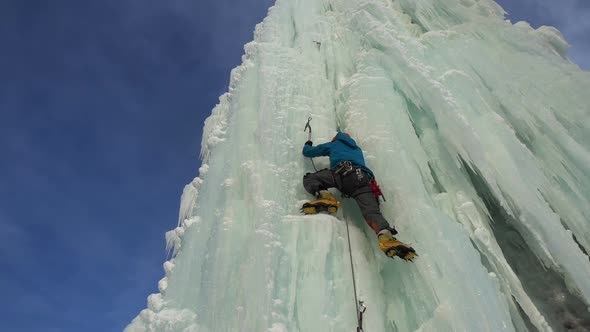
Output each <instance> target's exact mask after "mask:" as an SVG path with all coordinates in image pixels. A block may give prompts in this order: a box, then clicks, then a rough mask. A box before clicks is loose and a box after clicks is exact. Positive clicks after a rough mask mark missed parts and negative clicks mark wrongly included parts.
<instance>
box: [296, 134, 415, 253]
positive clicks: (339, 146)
mask: <svg viewBox="0 0 590 332" xmlns="http://www.w3.org/2000/svg"><path fill="white" fill-rule="evenodd" d="M303 155H304V156H305V157H309V158H314V157H319V156H328V157H329V158H330V168H329V169H327V168H326V169H322V170H320V171H317V172H315V173H307V174H305V176H304V177H303V187H305V190H307V192H309V193H310V194H313V195H315V196H316V199H315V200H312V201H310V202H308V203H305V204H304V205H303V207H302V208H301V210H302V212H303V213H305V214H316V213H318V212H321V211H327V212H329V213H332V214H334V213H336V211H337V209H338V207H339V206H340V203H339V202H338V200H337V199H336V198H335V197H334V196H333V195H332V193H330V192H329V191H328V190H327V189H329V188H337V189H338V190H340V192H341V193H342V194H343V196H344V197H351V198H354V200H355V201H356V203H357V204H358V206H359V208H360V210H361V212H362V214H363V217H364V218H365V221H366V222H367V224H368V225H369V226H370V227H371V228H372V229H373V230H374V231H375V234H377V239H378V241H379V248H380V249H381V250H382V251H383V252H384V253H385V254H386V255H387V256H389V257H392V258H393V257H396V256H397V257H400V258H402V259H404V260H406V261H411V260H412V259H414V257H415V256H416V252H415V251H414V249H413V248H412V247H410V246H408V245H406V244H404V243H402V242H401V241H399V240H397V239H396V238H395V237H394V235H396V234H397V231H396V230H395V228H393V227H391V226H390V225H389V223H388V222H387V220H386V219H385V218H384V217H383V215H382V214H381V211H380V209H379V197H380V196H381V195H382V194H381V190H380V189H379V186H378V185H377V182H376V181H375V177H374V175H373V172H372V171H371V170H370V169H369V168H367V166H365V158H364V157H363V151H362V150H361V148H360V147H359V146H358V145H357V144H356V142H355V141H354V139H352V137H350V135H348V134H346V133H343V132H338V134H336V136H334V138H333V139H332V141H331V142H327V143H324V144H320V145H317V146H313V142H312V141H311V140H308V141H307V142H305V145H304V146H303Z"/></svg>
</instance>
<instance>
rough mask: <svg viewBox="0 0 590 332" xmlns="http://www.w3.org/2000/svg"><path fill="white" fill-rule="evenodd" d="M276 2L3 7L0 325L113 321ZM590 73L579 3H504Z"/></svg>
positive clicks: (144, 269) (133, 0) (85, 325)
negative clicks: (551, 35) (550, 31)
mask: <svg viewBox="0 0 590 332" xmlns="http://www.w3.org/2000/svg"><path fill="white" fill-rule="evenodd" d="M272 2H273V1H272V0H257V1H254V0H215V1H208V2H204V1H196V0H167V1H162V0H159V1H158V0H102V1H81V0H58V1H40V0H5V1H2V2H1V3H0V42H2V44H1V45H2V52H0V60H1V61H0V73H1V77H2V81H1V82H0V87H1V88H0V149H1V151H2V159H1V161H0V264H1V265H0V266H1V267H2V270H1V271H2V272H1V273H0V291H1V293H2V297H3V300H2V301H0V330H3V331H101V332H104V331H120V330H121V329H122V328H123V326H124V325H125V324H126V323H127V322H128V321H129V320H130V319H132V318H133V317H134V316H135V315H136V314H137V313H138V312H139V310H140V309H142V308H144V307H145V299H146V297H147V295H148V294H150V293H152V292H155V291H156V282H157V280H159V279H160V278H161V277H162V276H163V271H162V267H161V264H162V262H163V261H164V259H165V252H164V240H163V236H164V232H165V231H166V230H168V229H170V228H173V227H174V226H175V224H176V219H177V212H178V206H179V197H180V193H181V191H182V188H183V186H184V184H185V183H187V182H189V181H190V180H191V179H192V178H193V177H194V176H195V175H196V173H197V168H198V166H199V163H200V162H199V160H198V154H199V150H200V146H199V144H200V140H201V128H202V124H203V120H204V119H205V117H206V116H207V115H208V114H209V113H210V111H211V108H212V107H213V106H214V105H215V104H216V102H217V98H218V96H219V95H221V94H222V93H223V92H225V90H226V89H227V84H228V79H229V72H230V70H231V69H232V68H233V67H235V66H236V65H238V64H239V62H240V58H241V55H242V53H243V44H244V43H246V42H247V41H249V40H250V39H251V38H252V31H253V28H254V25H255V24H256V23H257V22H259V21H260V20H261V19H262V18H263V17H264V16H265V14H266V9H267V8H268V7H269V6H270V5H271V3H272ZM500 3H501V4H502V5H503V6H504V7H505V8H506V9H507V10H508V11H509V12H510V13H511V14H512V16H511V19H512V20H513V21H517V20H519V19H523V18H524V19H526V20H529V21H530V22H531V23H532V24H533V26H539V25H542V24H552V25H555V26H557V27H559V28H560V29H561V30H562V31H563V32H564V34H565V35H566V36H567V37H568V40H569V41H570V42H571V43H572V44H573V45H574V47H573V49H572V52H571V53H572V56H573V57H574V59H575V60H576V61H577V62H578V63H580V64H582V65H583V66H584V67H585V68H590V60H589V59H590V46H589V45H590V41H589V40H588V36H589V35H590V33H589V32H590V29H589V26H588V24H589V22H590V18H589V15H590V14H589V13H590V8H589V4H588V2H586V3H587V4H585V5H582V3H583V1H573V0H571V1H567V0H562V1H560V4H561V5H560V6H559V7H558V6H556V5H553V4H552V1H545V0H538V1H532V0H518V1H516V0H502V1H500Z"/></svg>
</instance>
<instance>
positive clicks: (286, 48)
mask: <svg viewBox="0 0 590 332" xmlns="http://www.w3.org/2000/svg"><path fill="white" fill-rule="evenodd" d="M567 47H568V46H567V42H566V41H565V39H564V38H563V36H562V35H561V34H560V33H559V31H558V30H556V29H555V28H552V27H541V28H538V29H536V30H535V29H533V28H531V27H530V25H529V24H528V23H526V22H518V23H516V24H514V25H512V24H511V23H510V22H508V21H507V20H505V18H504V11H503V9H502V8H501V7H500V6H498V5H497V4H496V3H495V2H493V1H490V0H479V1H477V0H422V1H414V0H398V1H393V2H391V1H382V0H362V1H359V0H330V1H328V0H298V1H292V0H278V1H277V2H276V4H275V6H273V7H272V8H271V9H270V10H269V15H268V16H267V17H266V18H265V20H264V21H263V22H262V23H261V24H259V25H258V26H257V27H256V29H255V32H254V41H252V42H251V43H248V44H247V45H246V46H245V55H244V56H243V58H242V61H243V63H242V64H241V65H240V66H239V67H237V68H236V69H234V70H233V71H232V74H231V79H230V87H229V91H228V93H226V94H224V95H223V96H221V97H220V101H219V104H218V105H217V106H216V107H215V108H214V109H213V111H212V114H211V116H210V117H209V118H208V119H207V120H206V122H205V126H204V130H203V139H202V151H201V157H202V166H201V168H200V169H199V176H198V177H197V178H195V180H193V181H192V182H191V183H190V184H188V185H187V186H186V187H185V190H184V192H183V195H182V198H181V204H180V212H179V221H178V225H177V227H176V228H174V229H173V230H171V231H170V232H168V233H167V234H166V241H167V246H168V250H169V251H170V253H171V257H170V260H169V261H167V262H166V263H164V271H165V277H164V278H163V279H162V280H161V281H160V282H159V283H158V287H159V290H160V293H159V294H154V295H150V297H149V298H148V305H147V307H148V308H147V309H145V310H143V311H142V312H141V313H140V314H139V315H138V316H137V317H136V318H135V319H134V320H133V321H132V322H131V324H130V325H129V326H128V327H127V329H126V330H127V331H271V332H278V331H348V330H354V329H355V327H356V313H355V303H354V300H353V290H352V279H351V271H350V261H349V256H348V255H349V253H348V243H347V240H346V238H347V237H346V227H345V222H348V223H349V225H350V232H351V234H350V235H351V247H352V256H353V262H354V268H355V272H356V279H357V287H358V295H359V298H360V299H361V300H363V301H364V302H365V303H366V304H367V306H368V310H367V312H366V314H365V317H364V320H365V324H364V328H365V330H366V331H480V330H481V331H527V330H539V331H552V330H564V329H566V328H571V329H578V330H584V329H590V313H589V311H588V307H589V304H590V260H589V258H588V256H587V254H586V253H585V251H584V250H590V223H588V220H590V166H589V165H590V106H588V105H590V95H589V94H588V91H590V74H588V73H587V72H583V71H580V70H579V68H578V67H577V66H576V65H574V64H572V63H570V62H569V60H568V59H567ZM310 115H311V116H312V117H313V120H312V123H311V125H312V127H313V141H314V142H315V143H320V142H323V141H327V140H330V139H331V138H332V137H333V135H334V133H335V131H336V128H337V127H338V126H339V127H341V128H342V129H343V130H344V131H346V132H348V133H350V134H351V135H352V136H353V137H355V138H356V139H357V141H358V143H359V144H360V145H361V146H362V148H363V150H364V151H365V156H366V160H367V163H368V166H369V167H370V168H371V169H372V170H373V171H374V172H375V174H376V175H377V178H378V180H379V182H380V185H381V189H382V190H383V193H384V195H385V197H386V198H387V202H386V203H384V204H382V211H383V213H384V215H385V217H386V218H388V219H389V220H390V221H391V222H392V223H393V224H395V226H396V228H397V229H398V230H399V232H400V234H399V237H400V239H401V240H403V241H406V242H409V243H412V245H413V246H414V247H415V248H416V250H417V251H418V253H419V255H420V256H419V258H418V259H417V261H416V262H415V263H413V264H408V263H404V262H400V261H399V260H394V261H392V260H391V259H389V258H387V257H384V255H383V254H382V253H381V252H379V250H378V248H377V245H376V240H375V236H374V234H372V232H371V230H370V229H369V228H368V227H367V226H366V225H365V223H364V221H363V220H362V217H361V215H360V213H359V211H358V209H357V208H356V206H355V205H354V203H353V202H351V201H350V200H347V199H343V208H342V209H341V211H340V212H339V214H338V218H335V217H332V216H328V215H317V216H302V215H300V214H299V212H298V209H299V207H300V206H301V203H302V202H303V201H304V200H306V199H309V198H310V196H309V195H308V194H307V193H306V192H305V191H304V189H303V187H302V185H301V178H302V176H303V174H305V173H306V172H311V171H313V168H312V166H311V163H310V161H309V160H308V159H306V158H303V156H302V155H301V146H302V144H303V142H305V140H306V139H307V133H305V132H303V126H304V124H305V121H306V120H307V118H308V116H310ZM315 164H316V166H317V167H318V169H320V168H324V167H328V160H327V158H316V159H315Z"/></svg>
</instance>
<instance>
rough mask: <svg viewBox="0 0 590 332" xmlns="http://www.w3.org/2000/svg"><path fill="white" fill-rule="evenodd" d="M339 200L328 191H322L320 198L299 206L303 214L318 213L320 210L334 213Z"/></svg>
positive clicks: (338, 205)
mask: <svg viewBox="0 0 590 332" xmlns="http://www.w3.org/2000/svg"><path fill="white" fill-rule="evenodd" d="M339 207H340V202H338V200H337V199H336V198H335V197H334V196H333V195H332V194H331V193H330V192H328V191H326V192H322V193H321V194H320V198H318V199H316V200H313V201H310V202H307V203H305V204H303V206H302V207H301V212H302V213H303V214H318V213H321V212H327V213H329V214H336V212H338V208H339Z"/></svg>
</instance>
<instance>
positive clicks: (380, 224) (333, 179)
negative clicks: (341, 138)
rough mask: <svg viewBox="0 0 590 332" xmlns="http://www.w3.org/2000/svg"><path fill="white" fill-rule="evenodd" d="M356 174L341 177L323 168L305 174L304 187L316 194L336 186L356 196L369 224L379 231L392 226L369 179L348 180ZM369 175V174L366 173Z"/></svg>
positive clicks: (351, 195)
mask: <svg viewBox="0 0 590 332" xmlns="http://www.w3.org/2000/svg"><path fill="white" fill-rule="evenodd" d="M351 176H352V177H354V176H356V175H355V174H354V173H351V174H349V175H347V176H346V177H341V176H340V175H339V174H335V173H334V172H333V171H332V170H329V169H323V170H321V171H318V172H315V173H307V174H305V175H304V176H303V187H304V188H305V190H307V192H308V193H310V194H312V195H315V194H316V193H318V192H319V191H320V190H327V189H329V188H336V189H338V190H340V191H341V192H343V193H345V194H346V195H348V196H350V197H352V198H354V200H355V201H356V203H357V205H358V206H359V208H360V210H361V213H362V214H363V217H364V218H365V221H366V222H367V224H368V225H369V226H370V227H371V228H372V229H373V230H374V231H375V232H376V233H378V232H379V231H380V230H382V229H386V228H390V226H389V223H388V222H387V220H386V219H385V218H384V217H383V215H382V214H381V210H380V209H379V200H378V199H377V198H376V197H375V195H374V194H373V192H372V191H371V187H369V184H368V181H366V183H365V181H362V182H360V183H359V182H355V181H347V180H348V179H349V178H348V177H351ZM365 176H366V177H368V176H367V175H365Z"/></svg>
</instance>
